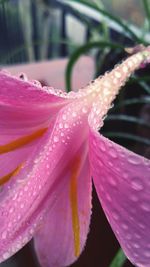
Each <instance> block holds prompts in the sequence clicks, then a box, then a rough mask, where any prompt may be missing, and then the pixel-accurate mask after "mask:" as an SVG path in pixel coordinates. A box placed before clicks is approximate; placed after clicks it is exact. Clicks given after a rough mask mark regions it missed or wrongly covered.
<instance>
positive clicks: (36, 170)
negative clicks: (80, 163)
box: [0, 102, 90, 261]
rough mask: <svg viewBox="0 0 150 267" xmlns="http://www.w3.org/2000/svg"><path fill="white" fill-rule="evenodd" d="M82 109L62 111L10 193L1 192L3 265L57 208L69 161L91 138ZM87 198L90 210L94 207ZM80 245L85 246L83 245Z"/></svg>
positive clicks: (79, 105) (73, 107) (0, 251)
mask: <svg viewBox="0 0 150 267" xmlns="http://www.w3.org/2000/svg"><path fill="white" fill-rule="evenodd" d="M81 109H82V102H77V103H76V105H74V103H71V104H69V105H67V106H66V107H65V108H63V109H61V111H60V112H59V114H58V116H57V118H56V119H55V118H53V121H51V125H50V127H49V129H48V130H47V132H45V134H44V135H43V136H42V137H41V138H40V140H39V143H38V145H36V146H34V148H33V150H32V153H31V154H30V157H28V158H27V160H26V161H25V162H24V164H23V165H22V166H21V167H20V169H19V171H17V173H15V174H14V177H12V179H11V180H10V186H9V188H8V189H7V191H5V190H3V191H2V192H1V194H0V261H3V260H5V259H6V258H8V257H10V256H11V255H12V254H14V253H15V252H16V251H17V250H19V249H20V248H21V247H22V246H23V245H25V244H26V243H27V242H28V241H29V240H30V239H31V238H32V236H33V234H34V232H35V231H37V230H38V227H40V224H41V223H42V222H41V221H42V220H43V218H44V217H43V216H44V214H45V212H46V211H47V207H48V208H49V209H51V208H52V207H53V205H54V204H55V200H56V194H55V189H56V188H57V185H58V186H59V184H60V183H61V182H62V183H65V182H66V180H65V177H64V179H63V172H64V171H65V170H66V169H67V166H68V159H72V158H73V156H76V154H77V156H78V153H77V152H78V151H80V149H81V147H82V145H83V144H84V143H85V140H86V138H87V134H88V127H87V114H86V113H83V114H82V113H81ZM81 114H82V116H81ZM81 131H82V134H81ZM85 149H86V145H85ZM83 150H84V149H83ZM83 155H85V154H84V153H83ZM79 156H80V155H79ZM83 168H84V167H83ZM87 172H88V170H87ZM87 179H89V178H88V177H87ZM89 183H90V182H89ZM62 187H63V184H62ZM60 189H61V187H60ZM80 190H81V189H80ZM6 193H7V194H6ZM81 198H82V195H81ZM87 198H88V199H87V201H88V203H87V206H88V205H89V206H90V204H89V197H87ZM72 201H74V200H72ZM70 202H71V201H70ZM83 205H84V203H83ZM85 206H86V204H85ZM74 207H75V206H74ZM85 212H86V211H85ZM74 213H75V212H74ZM87 213H88V210H87ZM76 217H77V216H76ZM83 217H84V216H83ZM83 217H82V218H83ZM87 217H88V215H87ZM72 221H73V220H72ZM74 221H75V219H74ZM87 225H89V222H88V221H87ZM85 228H86V227H85ZM87 228H88V227H87ZM87 228H86V229H85V232H87V231H88V230H87ZM81 231H82V228H81ZM83 231H84V230H83ZM81 237H82V238H83V233H82V235H81ZM83 239H84V238H83ZM80 242H81V243H82V244H83V241H80Z"/></svg>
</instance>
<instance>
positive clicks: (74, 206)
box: [70, 158, 80, 257]
mask: <svg viewBox="0 0 150 267" xmlns="http://www.w3.org/2000/svg"><path fill="white" fill-rule="evenodd" d="M79 167H80V159H79V158H76V159H75V160H74V163H73V165H72V166H71V183H70V203H71V211H72V228H73V235H74V253H75V256H76V257H77V256H79V254H80V222H79V215H78V199H77V189H78V188H77V187H78V185H77V178H78V173H79Z"/></svg>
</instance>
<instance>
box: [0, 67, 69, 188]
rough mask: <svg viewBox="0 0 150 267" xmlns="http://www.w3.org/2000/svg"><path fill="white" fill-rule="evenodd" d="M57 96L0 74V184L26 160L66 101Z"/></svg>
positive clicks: (48, 90) (5, 74) (25, 81)
mask: <svg viewBox="0 0 150 267" xmlns="http://www.w3.org/2000/svg"><path fill="white" fill-rule="evenodd" d="M57 93H58V92H57ZM57 93H56V95H55V91H54V89H47V90H46V89H44V88H42V87H41V86H40V85H39V84H37V83H36V84H34V83H31V82H29V81H27V80H26V79H25V80H22V79H19V78H16V77H13V76H11V75H10V74H8V73H5V72H4V71H0V166H1V168H0V185H1V184H3V181H7V180H9V179H8V178H9V176H11V173H12V172H14V171H15V170H16V169H17V168H19V166H20V164H22V163H23V162H25V161H26V159H27V157H28V156H29V155H30V153H31V152H32V149H33V146H34V145H36V144H37V143H38V141H39V138H40V137H41V136H42V135H43V133H44V131H45V130H46V128H47V127H48V126H49V124H50V121H51V120H52V119H53V117H55V116H56V112H57V111H58V110H59V109H60V108H61V107H62V106H63V105H64V104H65V103H66V102H67V101H68V100H67V99H66V98H65V97H64V98H63V97H60V96H59V95H57ZM54 101H57V103H54ZM21 138H24V140H21ZM25 139H26V141H25ZM19 144H20V145H19ZM14 148H17V149H14ZM7 186H9V183H8V184H7Z"/></svg>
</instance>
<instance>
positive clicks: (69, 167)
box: [34, 140, 92, 267]
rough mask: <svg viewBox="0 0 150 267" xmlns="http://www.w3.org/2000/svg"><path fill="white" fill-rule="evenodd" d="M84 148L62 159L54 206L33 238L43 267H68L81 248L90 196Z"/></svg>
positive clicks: (88, 172) (88, 215)
mask: <svg viewBox="0 0 150 267" xmlns="http://www.w3.org/2000/svg"><path fill="white" fill-rule="evenodd" d="M74 141H75V140H74ZM87 149H88V148H87V142H86V143H84V144H83V145H82V146H81V147H80V149H79V150H78V151H77V152H76V154H74V152H73V153H71V154H72V155H71V154H70V156H69V157H66V158H64V161H65V164H66V167H65V169H63V171H62V173H60V179H61V180H60V182H59V183H58V184H57V187H56V188H55V192H54V194H55V203H54V205H53V207H52V208H49V207H48V212H47V214H46V216H45V219H44V220H45V221H44V222H43V225H41V228H40V229H39V231H38V232H37V234H36V235H35V239H34V241H35V249H36V253H37V255H38V258H39V261H40V263H41V266H43V267H53V266H55V267H62V266H69V265H70V264H71V263H72V262H74V261H75V260H76V259H77V258H78V257H79V255H80V254H81V252H82V250H83V248H84V245H85V242H86V238H87V234H88V231H89V224H90V215H91V196H92V194H91V190H92V189H91V188H92V182H91V175H90V168H89V161H88V155H87ZM57 168H60V169H61V166H59V167H57ZM54 176H57V170H56V173H54ZM48 205H49V204H48Z"/></svg>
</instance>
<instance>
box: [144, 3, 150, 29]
mask: <svg viewBox="0 0 150 267" xmlns="http://www.w3.org/2000/svg"><path fill="white" fill-rule="evenodd" d="M143 5H144V10H145V14H146V16H147V20H148V25H149V30H150V1H149V0H143Z"/></svg>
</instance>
